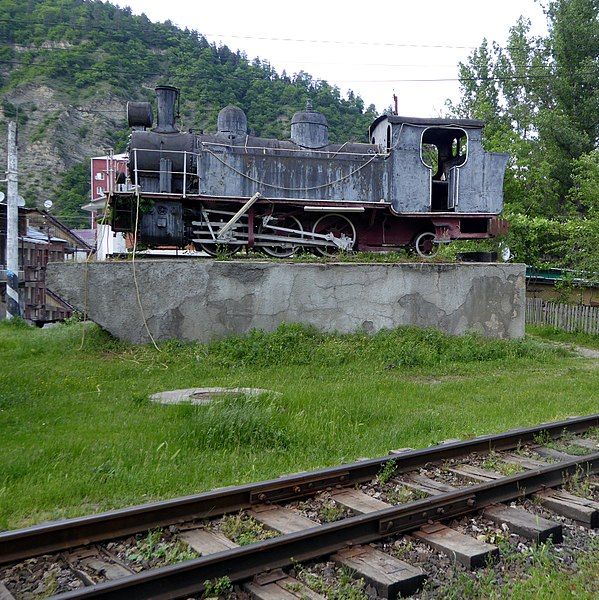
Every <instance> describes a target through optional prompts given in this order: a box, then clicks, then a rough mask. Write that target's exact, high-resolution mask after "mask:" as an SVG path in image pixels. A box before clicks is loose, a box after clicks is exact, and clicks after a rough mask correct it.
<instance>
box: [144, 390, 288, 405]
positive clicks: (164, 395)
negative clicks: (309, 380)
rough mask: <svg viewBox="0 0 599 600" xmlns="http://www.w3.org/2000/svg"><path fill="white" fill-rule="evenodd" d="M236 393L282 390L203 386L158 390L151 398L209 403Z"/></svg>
mask: <svg viewBox="0 0 599 600" xmlns="http://www.w3.org/2000/svg"><path fill="white" fill-rule="evenodd" d="M235 394H238V395H239V394H243V395H245V396H258V395H260V394H274V395H276V396H280V395H281V394H280V392H273V391H272V390H263V389H260V388H224V387H203V388H188V389H186V390H169V391H167V392H158V393H156V394H152V395H151V396H150V400H151V401H152V402H158V403H159V404H182V403H188V404H209V403H210V402H211V401H212V400H217V399H218V398H222V397H223V396H230V395H235Z"/></svg>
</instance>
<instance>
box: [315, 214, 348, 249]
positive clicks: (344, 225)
mask: <svg viewBox="0 0 599 600" xmlns="http://www.w3.org/2000/svg"><path fill="white" fill-rule="evenodd" d="M312 233H319V234H321V235H326V234H328V233H332V234H333V235H334V236H335V237H336V238H337V239H340V240H342V241H343V242H345V243H346V245H347V246H346V249H347V250H352V249H353V248H354V246H355V244H356V238H357V235H356V228H355V227H354V224H353V223H352V222H351V221H350V220H349V219H348V218H347V217H346V216H345V215H340V214H336V213H335V214H330V215H323V216H322V217H320V218H319V219H317V221H316V223H314V226H313V227H312ZM314 250H315V252H317V253H318V254H321V255H322V256H337V255H338V254H339V252H341V251H342V248H340V247H339V246H336V245H327V246H325V245H323V246H316V248H315V249H314Z"/></svg>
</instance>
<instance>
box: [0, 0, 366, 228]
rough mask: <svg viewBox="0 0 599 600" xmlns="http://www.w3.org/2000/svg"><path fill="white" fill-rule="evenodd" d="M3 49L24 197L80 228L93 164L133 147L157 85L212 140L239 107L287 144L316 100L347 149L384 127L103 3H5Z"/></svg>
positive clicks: (292, 80) (308, 81) (302, 85)
mask: <svg viewBox="0 0 599 600" xmlns="http://www.w3.org/2000/svg"><path fill="white" fill-rule="evenodd" d="M0 44H1V45H0V86H1V88H0V93H1V94H2V98H3V100H2V110H3V115H4V119H3V121H5V120H6V119H7V118H14V117H15V116H17V113H18V119H19V123H20V150H21V152H20V156H21V171H22V177H21V182H22V184H21V194H22V195H23V196H25V197H26V199H27V200H28V202H30V203H34V204H35V203H42V202H43V201H44V200H46V199H48V198H50V199H52V200H54V201H55V203H56V207H55V209H53V210H54V211H55V214H58V215H60V216H62V217H64V218H65V219H66V220H68V221H69V223H70V224H73V225H75V224H79V223H82V222H83V223H84V222H85V217H84V216H83V220H82V214H81V213H80V211H79V210H78V207H79V205H81V204H83V203H84V202H85V201H87V198H86V197H85V190H86V177H87V173H88V168H87V159H88V158H89V157H90V156H92V155H94V154H98V153H102V152H104V151H105V150H106V149H108V148H110V147H116V149H117V150H118V149H122V148H123V147H124V144H125V141H126V136H127V131H126V130H125V129H124V127H125V121H124V104H125V101H126V100H129V99H149V100H152V99H153V93H152V90H153V88H154V86H155V85H156V84H159V83H170V84H174V85H177V86H179V87H180V88H181V90H182V104H181V117H182V118H181V126H182V127H183V128H190V127H192V128H196V129H203V130H205V131H207V132H210V131H214V130H215V126H216V115H217V114H218V111H219V110H220V109H221V108H222V107H223V106H225V105H227V104H229V103H233V104H236V105H238V106H241V107H242V108H243V109H244V110H245V111H246V113H247V115H248V122H249V126H250V128H251V129H252V131H253V132H254V133H255V134H256V135H261V136H272V137H282V138H284V137H288V136H289V123H290V120H291V116H292V115H293V113H294V112H295V111H297V110H299V109H301V108H302V107H303V106H304V105H305V102H306V99H307V98H308V97H310V98H312V101H313V104H314V106H315V107H317V109H318V110H319V111H321V112H323V113H324V114H325V115H326V117H327V119H328V122H329V127H330V131H331V139H332V140H335V141H345V140H348V139H353V140H365V138H366V132H367V128H368V125H369V124H370V122H371V121H372V119H373V118H374V117H375V116H376V115H375V112H374V107H373V106H370V107H368V108H366V107H365V106H364V103H363V101H362V100H361V99H360V98H359V97H356V96H355V95H353V94H350V95H349V96H348V97H347V98H342V97H341V95H340V93H339V90H338V89H336V88H334V87H331V86H330V85H328V84H327V83H326V82H323V81H317V80H314V79H312V77H311V76H310V75H308V74H306V73H299V74H296V75H293V76H288V75H286V74H285V73H283V74H279V73H277V72H276V71H275V70H274V69H273V68H272V67H271V66H270V65H269V63H268V62H265V61H260V60H258V59H254V60H252V61H250V60H248V59H247V58H246V57H245V56H244V55H242V54H240V53H235V52H232V51H231V50H229V49H228V48H227V47H216V46H215V45H213V44H209V43H208V42H207V41H206V39H205V38H204V37H203V36H202V35H201V33H199V32H197V31H189V30H181V29H178V28H177V27H175V26H174V25H172V24H171V23H168V22H166V23H152V22H150V20H149V19H148V18H147V17H146V16H145V15H141V16H134V15H132V14H131V11H130V10H128V9H120V8H117V7H115V6H112V5H110V4H108V3H105V2H99V1H97V0H92V1H87V0H0ZM2 135H3V133H2ZM0 147H2V148H3V147H4V144H0ZM4 160H5V159H4V156H3V155H0V161H4ZM82 163H83V164H82ZM63 183H64V184H65V185H63Z"/></svg>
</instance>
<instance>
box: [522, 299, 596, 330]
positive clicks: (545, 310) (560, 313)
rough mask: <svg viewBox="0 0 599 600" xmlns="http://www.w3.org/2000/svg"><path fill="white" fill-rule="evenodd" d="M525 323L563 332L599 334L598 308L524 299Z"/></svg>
mask: <svg viewBox="0 0 599 600" xmlns="http://www.w3.org/2000/svg"><path fill="white" fill-rule="evenodd" d="M526 322H527V323H529V324H531V325H551V326H552V327H555V328H557V329H563V330H564V331H580V332H583V333H593V334H599V307H595V306H583V305H580V304H560V303H558V302H547V301H546V300H541V299H540V298H527V299H526Z"/></svg>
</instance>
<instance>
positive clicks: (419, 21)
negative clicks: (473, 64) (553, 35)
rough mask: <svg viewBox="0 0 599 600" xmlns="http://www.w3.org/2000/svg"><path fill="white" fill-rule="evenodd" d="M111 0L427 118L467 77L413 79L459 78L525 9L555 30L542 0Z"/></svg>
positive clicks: (535, 23) (380, 105)
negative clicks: (461, 67) (474, 54)
mask: <svg viewBox="0 0 599 600" xmlns="http://www.w3.org/2000/svg"><path fill="white" fill-rule="evenodd" d="M112 1H113V2H114V3H115V4H118V5H119V6H130V7H131V9H132V10H133V12H134V13H135V14H141V13H142V12H143V13H145V14H146V15H147V16H148V17H149V18H150V19H151V20H152V21H165V20H167V19H170V20H171V21H172V22H173V23H175V24H176V25H179V26H182V27H189V28H190V29H196V30H198V31H199V32H200V33H202V34H203V35H205V36H206V38H207V39H208V40H209V41H210V42H216V43H217V44H219V43H222V44H226V45H227V46H229V48H231V49H232V50H237V49H240V50H242V51H244V52H245V53H246V54H247V56H248V58H250V59H252V58H254V57H256V56H259V57H260V58H262V59H266V60H268V61H270V63H271V64H272V65H273V67H275V68H276V69H277V70H278V71H279V72H281V71H283V70H286V71H287V73H288V74H290V75H291V74H293V73H296V72H298V71H306V72H308V73H310V74H311V75H313V76H314V77H316V78H319V79H325V80H326V81H328V82H329V83H330V84H333V85H337V86H338V87H339V88H340V89H341V90H342V92H343V93H345V92H346V91H347V90H348V89H352V90H354V91H355V92H356V93H358V94H359V95H360V96H361V97H362V98H363V99H364V101H365V103H366V104H367V105H368V104H371V103H372V104H375V106H376V107H377V110H378V111H379V112H382V111H383V110H384V109H385V108H386V107H387V106H389V105H391V103H392V96H393V92H394V91H395V93H397V95H398V96H399V112H400V114H404V115H410V116H418V117H425V116H437V115H439V114H440V113H441V112H442V111H443V110H444V104H445V100H446V99H447V98H454V99H456V98H457V97H458V95H459V94H458V84H457V82H455V81H435V82H426V81H406V80H410V79H411V80H414V79H417V80H418V79H419V80H422V79H455V78H456V77H457V74H458V71H457V63H458V61H460V60H465V59H466V58H467V56H468V54H469V52H471V50H472V48H473V47H476V46H478V45H479V44H480V42H481V41H482V39H483V37H486V38H487V39H489V40H490V41H493V40H495V41H497V42H498V43H500V44H504V43H505V40H506V37H507V34H508V29H509V27H510V26H511V25H513V24H514V23H515V22H516V20H517V19H518V17H519V16H520V15H524V16H525V17H527V18H529V19H530V20H531V21H532V28H533V33H535V34H542V33H545V31H546V26H545V23H546V20H545V16H544V15H543V11H542V9H541V7H540V6H539V4H538V2H537V1H535V0H502V1H500V2H497V1H496V0H457V1H456V0H453V1H449V0H445V1H439V0H422V1H418V0H410V1H409V2H405V1H404V2H402V1H400V0H396V1H395V2H388V3H383V2H376V3H375V2H371V3H369V2H351V1H349V0H346V1H344V2H334V1H330V0H329V2H327V1H326V0H319V1H315V0H302V1H300V2H293V3H291V2H290V3H287V2H281V1H280V0H279V1H277V2H275V1H259V0H255V1H253V2H249V1H248V0H226V1H224V2H217V1H214V0H212V1H210V2H201V1H198V0H169V1H168V2H165V1H164V0H112ZM259 38H263V39H259ZM264 38H267V39H264ZM301 40H305V41H301ZM412 45H413V46H412ZM426 46H442V47H436V48H435V47H426ZM402 80H403V81H402ZM315 108H317V107H315Z"/></svg>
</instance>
